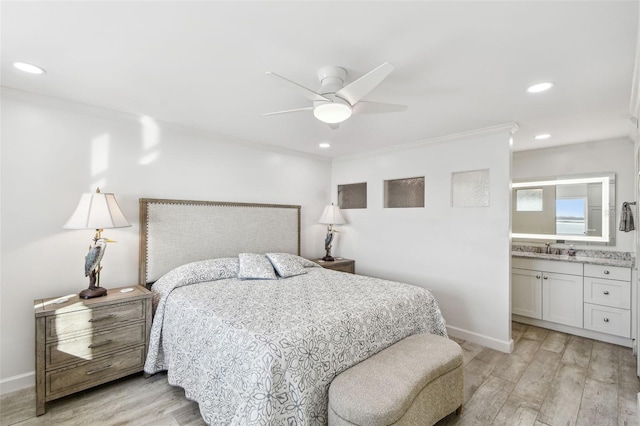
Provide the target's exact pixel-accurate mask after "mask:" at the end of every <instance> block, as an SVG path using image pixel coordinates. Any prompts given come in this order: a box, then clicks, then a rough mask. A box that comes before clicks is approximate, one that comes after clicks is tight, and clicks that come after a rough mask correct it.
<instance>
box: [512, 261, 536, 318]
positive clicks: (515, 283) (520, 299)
mask: <svg viewBox="0 0 640 426" xmlns="http://www.w3.org/2000/svg"><path fill="white" fill-rule="evenodd" d="M511 312H512V313H514V314H516V315H522V316H523V317H530V318H537V319H542V272H539V271H530V270H528V269H517V268H513V269H512V270H511Z"/></svg>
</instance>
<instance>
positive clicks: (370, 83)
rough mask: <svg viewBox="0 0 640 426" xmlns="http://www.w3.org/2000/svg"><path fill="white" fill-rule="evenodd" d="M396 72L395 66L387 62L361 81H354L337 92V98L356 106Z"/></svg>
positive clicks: (364, 76)
mask: <svg viewBox="0 0 640 426" xmlns="http://www.w3.org/2000/svg"><path fill="white" fill-rule="evenodd" d="M393 70H394V66H393V65H391V64H390V63H389V62H385V63H384V64H382V65H380V66H379V67H378V68H375V69H374V70H372V71H369V72H368V73H366V74H365V75H363V76H362V77H360V78H359V79H357V80H355V81H352V82H351V83H349V84H347V85H346V86H344V87H343V88H342V89H340V90H338V91H337V92H336V96H338V97H340V98H342V99H344V100H346V101H347V102H349V103H350V104H351V105H355V103H356V102H358V101H359V100H360V99H362V98H364V97H365V96H366V95H367V94H368V93H369V92H371V91H372V90H373V89H375V87H376V86H377V85H378V84H380V83H381V82H382V80H384V79H385V78H387V76H388V75H389V74H390V73H391V71H393Z"/></svg>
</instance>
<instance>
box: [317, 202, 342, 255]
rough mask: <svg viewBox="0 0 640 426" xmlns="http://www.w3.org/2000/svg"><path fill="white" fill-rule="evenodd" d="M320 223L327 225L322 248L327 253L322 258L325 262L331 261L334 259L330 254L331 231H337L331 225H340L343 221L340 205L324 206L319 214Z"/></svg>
mask: <svg viewBox="0 0 640 426" xmlns="http://www.w3.org/2000/svg"><path fill="white" fill-rule="evenodd" d="M320 223H322V224H324V225H327V237H326V238H325V239H324V249H325V250H326V252H327V254H326V256H325V257H323V258H322V260H324V261H325V262H333V261H334V260H335V259H334V258H333V257H332V256H331V242H332V241H333V233H334V232H338V231H336V230H335V229H333V225H342V224H343V223H345V221H344V218H343V217H342V213H340V207H339V206H334V205H333V203H331V205H329V206H326V207H325V208H324V211H323V212H322V216H320Z"/></svg>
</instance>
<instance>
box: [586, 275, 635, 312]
mask: <svg viewBox="0 0 640 426" xmlns="http://www.w3.org/2000/svg"><path fill="white" fill-rule="evenodd" d="M584 301H585V302H586V303H595V304H596V305H603V306H610V307H612V308H621V309H630V308H631V283H629V281H616V280H607V279H602V278H593V277H585V278H584Z"/></svg>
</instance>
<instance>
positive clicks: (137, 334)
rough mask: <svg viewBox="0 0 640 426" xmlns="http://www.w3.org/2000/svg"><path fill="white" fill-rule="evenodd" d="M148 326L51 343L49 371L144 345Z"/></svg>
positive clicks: (125, 328)
mask: <svg viewBox="0 0 640 426" xmlns="http://www.w3.org/2000/svg"><path fill="white" fill-rule="evenodd" d="M145 330H146V324H145V323H144V322H138V323H137V324H134V325H131V326H127V327H121V328H116V329H110V330H105V331H102V332H99V333H93V334H89V335H83V336H80V337H76V338H71V339H64V340H60V341H57V342H53V343H49V344H47V346H46V351H47V352H46V365H47V369H51V368H57V367H61V366H63V365H65V364H70V363H73V362H78V361H89V360H93V359H96V358H98V357H100V356H103V355H105V354H107V353H109V352H114V351H118V350H121V349H123V348H126V347H129V346H135V345H139V344H144V343H145V339H146V334H145Z"/></svg>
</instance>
